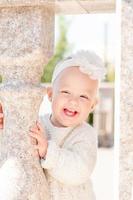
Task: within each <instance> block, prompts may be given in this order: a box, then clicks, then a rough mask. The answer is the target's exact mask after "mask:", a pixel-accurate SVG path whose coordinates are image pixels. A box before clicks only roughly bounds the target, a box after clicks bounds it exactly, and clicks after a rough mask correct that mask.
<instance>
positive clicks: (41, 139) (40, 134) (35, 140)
mask: <svg viewBox="0 0 133 200" xmlns="http://www.w3.org/2000/svg"><path fill="white" fill-rule="evenodd" d="M29 135H30V137H31V143H32V144H33V145H34V147H35V150H36V152H35V154H36V155H37V156H39V157H40V158H43V157H45V155H46V152H47V147H48V141H47V137H46V134H45V131H44V129H43V128H42V126H41V124H40V123H39V122H36V125H35V126H33V127H31V128H30V133H29Z"/></svg>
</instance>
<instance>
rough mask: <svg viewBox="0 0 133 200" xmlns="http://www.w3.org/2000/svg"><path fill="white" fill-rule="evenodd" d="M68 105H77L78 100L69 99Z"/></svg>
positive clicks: (74, 98)
mask: <svg viewBox="0 0 133 200" xmlns="http://www.w3.org/2000/svg"><path fill="white" fill-rule="evenodd" d="M69 103H70V104H71V105H73V106H75V105H78V98H77V97H71V98H70V99H69Z"/></svg>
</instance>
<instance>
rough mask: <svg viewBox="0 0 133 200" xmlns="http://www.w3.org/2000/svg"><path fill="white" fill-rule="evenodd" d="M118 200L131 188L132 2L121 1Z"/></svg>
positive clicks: (126, 196)
mask: <svg viewBox="0 0 133 200" xmlns="http://www.w3.org/2000/svg"><path fill="white" fill-rule="evenodd" d="M120 125H121V138H120V200H131V198H132V197H131V196H132V195H133V194H131V193H132V187H133V1H132V0H127V1H126V0H125V1H122V66H121V118H120Z"/></svg>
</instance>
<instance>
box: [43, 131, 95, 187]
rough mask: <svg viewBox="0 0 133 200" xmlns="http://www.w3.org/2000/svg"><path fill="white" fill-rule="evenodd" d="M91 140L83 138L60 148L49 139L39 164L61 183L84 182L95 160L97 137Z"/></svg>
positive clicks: (76, 183)
mask: <svg viewBox="0 0 133 200" xmlns="http://www.w3.org/2000/svg"><path fill="white" fill-rule="evenodd" d="M92 134H93V136H92V137H91V140H90V141H88V140H89V138H88V139H86V138H83V139H82V140H78V141H76V142H75V143H74V144H73V145H72V147H71V148H60V147H59V146H58V145H57V144H56V143H55V142H54V141H49V143H48V149H47V155H46V157H45V159H41V166H42V167H43V168H45V169H47V171H48V173H49V174H50V175H51V176H52V177H54V178H55V179H56V180H58V181H60V182H61V183H64V184H68V185H80V184H82V183H85V182H86V181H87V180H88V179H89V178H90V175H91V173H92V171H93V168H94V166H95V162H96V151H97V137H96V134H95V133H92Z"/></svg>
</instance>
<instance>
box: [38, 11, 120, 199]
mask: <svg viewBox="0 0 133 200" xmlns="http://www.w3.org/2000/svg"><path fill="white" fill-rule="evenodd" d="M115 17H116V16H115V14H112V13H111V14H82V15H57V16H56V17H55V47H54V56H53V57H52V58H51V59H50V61H49V63H48V64H47V65H46V66H44V74H43V76H42V77H41V83H42V85H43V86H49V85H50V82H51V77H52V72H53V70H54V67H55V65H56V64H57V62H58V61H60V60H61V59H63V58H64V57H66V56H68V55H70V54H72V53H75V52H76V51H77V50H81V49H84V50H92V51H95V52H96V53H97V54H98V55H99V56H100V57H101V58H102V60H103V61H104V64H105V67H106V68H107V76H106V78H105V80H104V81H103V82H102V83H101V85H100V92H99V99H100V101H99V104H98V106H97V107H96V109H95V111H94V112H93V113H91V114H90V116H89V117H88V123H90V124H91V125H92V126H94V127H95V128H96V129H97V132H98V147H99V148H98V157H97V164H96V167H95V170H94V173H93V175H92V179H93V185H94V190H95V193H96V199H97V200H107V199H108V200H112V199H113V193H114V184H113V183H114V180H113V173H114V171H113V170H114V169H113V168H114V148H113V146H114V81H115V59H116V58H115V48H116V46H115V45H116V37H115V36H116V24H115V22H116V20H115ZM50 110H51V106H50V102H49V101H48V99H47V96H45V97H44V100H43V102H42V104H41V106H40V111H39V115H44V114H45V113H49V112H50Z"/></svg>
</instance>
